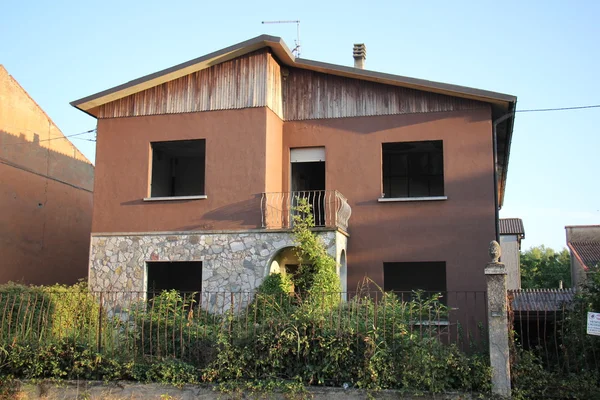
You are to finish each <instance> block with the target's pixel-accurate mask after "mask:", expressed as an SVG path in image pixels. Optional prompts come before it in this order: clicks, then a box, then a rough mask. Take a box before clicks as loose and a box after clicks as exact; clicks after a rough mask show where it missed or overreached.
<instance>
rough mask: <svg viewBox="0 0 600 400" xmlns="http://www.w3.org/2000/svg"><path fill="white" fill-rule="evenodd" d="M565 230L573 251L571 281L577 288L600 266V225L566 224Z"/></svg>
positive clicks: (568, 244) (570, 248) (570, 249)
mask: <svg viewBox="0 0 600 400" xmlns="http://www.w3.org/2000/svg"><path fill="white" fill-rule="evenodd" d="M565 231H566V234H567V247H568V248H569V251H570V252H571V282H572V285H573V287H575V288H576V287H578V286H581V285H582V284H583V283H584V282H585V280H586V279H587V275H588V274H589V273H595V272H598V269H599V268H600V225H571V226H565Z"/></svg>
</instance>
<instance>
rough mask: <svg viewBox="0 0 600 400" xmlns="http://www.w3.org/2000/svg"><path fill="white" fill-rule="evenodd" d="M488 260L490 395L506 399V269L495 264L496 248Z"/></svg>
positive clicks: (496, 262)
mask: <svg viewBox="0 0 600 400" xmlns="http://www.w3.org/2000/svg"><path fill="white" fill-rule="evenodd" d="M490 257H491V258H492V261H491V262H489V263H488V264H487V266H486V267H485V277H486V281H487V302H488V304H487V306H488V331H489V342H490V362H491V365H492V393H494V394H496V395H500V396H503V397H510V392H511V390H510V359H509V356H510V353H509V343H508V341H509V338H508V312H507V296H506V267H505V266H504V264H503V263H501V262H499V261H498V259H499V258H500V245H499V244H498V242H496V241H492V242H491V243H490Z"/></svg>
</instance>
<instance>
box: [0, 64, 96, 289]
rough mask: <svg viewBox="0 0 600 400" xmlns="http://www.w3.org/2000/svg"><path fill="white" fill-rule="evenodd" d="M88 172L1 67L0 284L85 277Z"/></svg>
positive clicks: (89, 217)
mask: <svg viewBox="0 0 600 400" xmlns="http://www.w3.org/2000/svg"><path fill="white" fill-rule="evenodd" d="M93 182H94V166H93V165H92V164H91V163H90V162H89V160H87V159H86V158H85V156H83V154H81V153H80V152H79V150H77V148H76V147H75V146H73V144H72V143H71V142H70V141H69V140H68V139H67V138H66V137H65V136H64V135H63V134H62V132H61V131H60V130H59V129H58V127H57V126H56V125H55V124H54V122H52V120H51V119H50V117H48V115H46V113H45V112H44V111H43V110H42V109H41V108H40V107H39V106H38V104H37V103H36V102H35V101H34V100H33V99H32V98H31V97H30V96H29V95H28V94H27V92H26V91H25V90H24V89H23V88H22V87H21V86H20V85H19V83H18V82H17V81H16V80H15V79H14V78H13V77H12V76H10V75H9V74H8V72H7V71H6V69H5V68H4V67H3V66H2V65H0V209H1V210H2V212H1V213H0V255H1V260H0V266H1V268H0V283H6V282H8V281H16V282H23V283H29V284H54V283H57V282H58V283H65V284H70V283H75V282H77V280H78V279H81V278H85V277H86V276H87V265H88V252H89V244H90V231H91V223H92V195H93V193H92V190H93Z"/></svg>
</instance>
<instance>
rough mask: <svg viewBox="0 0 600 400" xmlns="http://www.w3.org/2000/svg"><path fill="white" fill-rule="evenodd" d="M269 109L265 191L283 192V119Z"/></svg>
mask: <svg viewBox="0 0 600 400" xmlns="http://www.w3.org/2000/svg"><path fill="white" fill-rule="evenodd" d="M266 111H267V132H266V133H267V137H266V146H267V152H266V160H265V162H266V185H265V192H282V191H284V190H283V189H282V186H281V185H282V183H283V176H282V171H283V154H282V150H283V121H282V120H281V119H280V118H279V117H278V116H277V115H276V114H275V113H274V112H273V111H271V110H270V109H269V108H267V109H266Z"/></svg>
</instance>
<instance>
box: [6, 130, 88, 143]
mask: <svg viewBox="0 0 600 400" xmlns="http://www.w3.org/2000/svg"><path fill="white" fill-rule="evenodd" d="M92 132H96V128H94V129H90V130H89V131H85V132H80V133H74V134H72V135H65V136H57V137H53V138H49V139H42V140H38V141H37V142H29V141H22V142H15V143H7V144H3V145H2V146H3V147H4V146H17V145H21V144H31V143H41V142H49V141H51V140H59V139H67V138H71V137H76V136H81V135H85V134H87V133H92ZM77 139H79V138H77ZM81 139H83V138H81ZM83 140H91V139H83Z"/></svg>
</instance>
